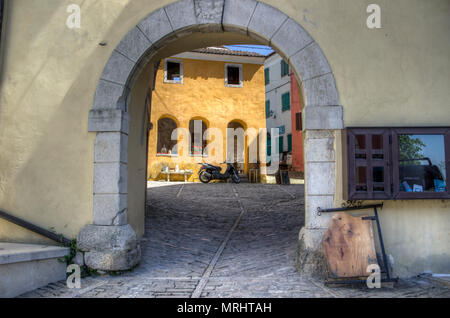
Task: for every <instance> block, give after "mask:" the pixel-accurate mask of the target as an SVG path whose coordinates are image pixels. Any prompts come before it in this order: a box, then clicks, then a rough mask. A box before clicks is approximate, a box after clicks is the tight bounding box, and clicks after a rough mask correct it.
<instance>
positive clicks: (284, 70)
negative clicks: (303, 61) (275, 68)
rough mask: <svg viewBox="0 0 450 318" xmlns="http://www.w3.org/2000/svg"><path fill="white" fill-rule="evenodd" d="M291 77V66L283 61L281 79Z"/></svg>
mask: <svg viewBox="0 0 450 318" xmlns="http://www.w3.org/2000/svg"><path fill="white" fill-rule="evenodd" d="M286 75H289V64H288V63H286V62H285V61H284V60H281V77H284V76H286Z"/></svg>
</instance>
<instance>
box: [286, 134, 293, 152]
mask: <svg viewBox="0 0 450 318" xmlns="http://www.w3.org/2000/svg"><path fill="white" fill-rule="evenodd" d="M287 139H288V152H291V151H292V134H289V135H288V136H287Z"/></svg>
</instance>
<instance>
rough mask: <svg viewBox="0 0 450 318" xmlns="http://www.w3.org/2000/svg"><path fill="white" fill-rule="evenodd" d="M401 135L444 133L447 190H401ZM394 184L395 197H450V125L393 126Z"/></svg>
mask: <svg viewBox="0 0 450 318" xmlns="http://www.w3.org/2000/svg"><path fill="white" fill-rule="evenodd" d="M399 135H444V152H445V185H446V188H447V191H446V192H403V191H400V190H399V188H400V181H399V176H400V164H399V151H398V150H399V148H398V147H399V144H398V136H399ZM392 162H393V165H392V170H393V172H392V179H393V180H392V181H393V182H392V184H393V188H394V191H393V196H394V199H402V200H403V199H450V187H449V184H448V181H449V177H450V171H449V169H450V127H423V128H422V127H421V128H415V127H414V128H413V127H406V128H393V129H392Z"/></svg>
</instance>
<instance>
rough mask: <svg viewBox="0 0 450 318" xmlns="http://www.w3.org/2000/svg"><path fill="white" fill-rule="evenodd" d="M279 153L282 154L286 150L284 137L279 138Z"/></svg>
mask: <svg viewBox="0 0 450 318" xmlns="http://www.w3.org/2000/svg"><path fill="white" fill-rule="evenodd" d="M278 145H279V146H278V147H279V148H278V151H279V152H280V153H282V152H283V150H284V136H280V137H278Z"/></svg>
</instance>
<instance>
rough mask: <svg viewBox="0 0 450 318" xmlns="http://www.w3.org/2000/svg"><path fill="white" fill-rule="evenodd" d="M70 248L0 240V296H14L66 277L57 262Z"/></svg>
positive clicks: (62, 264) (64, 271)
mask: <svg viewBox="0 0 450 318" xmlns="http://www.w3.org/2000/svg"><path fill="white" fill-rule="evenodd" d="M69 253H70V249H69V248H65V247H58V246H48V245H34V244H18V243H2V242H0V298H10V297H16V296H19V295H21V294H23V293H26V292H29V291H32V290H35V289H37V288H40V287H43V286H46V285H48V284H50V283H54V282H57V281H60V280H64V279H65V278H66V264H64V263H62V262H60V261H58V259H59V258H63V257H64V256H65V255H68V254H69Z"/></svg>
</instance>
